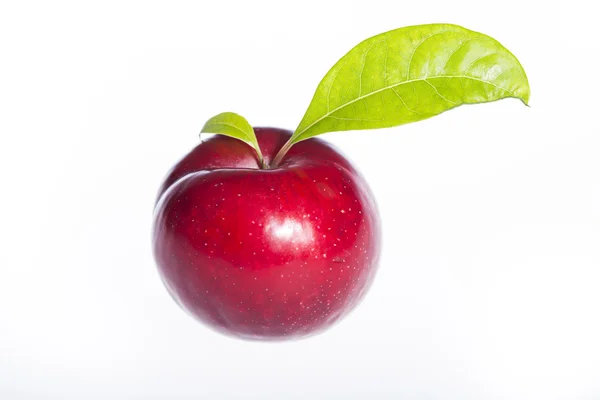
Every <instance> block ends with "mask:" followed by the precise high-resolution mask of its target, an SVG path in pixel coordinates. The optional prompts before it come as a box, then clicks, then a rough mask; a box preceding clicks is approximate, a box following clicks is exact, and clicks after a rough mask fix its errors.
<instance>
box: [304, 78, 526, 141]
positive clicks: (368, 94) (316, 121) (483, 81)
mask: <svg viewBox="0 0 600 400" xmlns="http://www.w3.org/2000/svg"><path fill="white" fill-rule="evenodd" d="M438 78H448V79H471V80H474V81H477V82H481V83H485V84H488V85H491V86H494V87H495V88H497V89H500V90H503V91H505V92H507V93H509V94H511V95H513V96H514V92H511V91H510V90H507V89H505V88H503V87H501V86H498V85H496V84H494V83H492V82H489V81H485V80H483V79H479V78H476V77H474V76H467V75H436V76H428V77H425V78H417V79H410V80H406V81H403V82H399V83H395V84H393V85H389V86H386V87H383V88H381V89H377V90H374V91H372V92H370V93H367V94H365V95H363V96H358V97H357V98H355V99H353V100H351V101H349V102H347V103H345V104H342V105H341V106H339V107H336V108H334V109H333V110H331V111H328V112H327V113H325V114H323V116H321V117H320V118H318V119H317V120H315V121H314V122H313V123H311V124H310V125H308V126H307V127H306V128H305V129H303V130H302V131H301V132H299V133H298V134H294V138H299V137H300V136H302V134H304V133H305V132H306V131H308V130H309V129H310V128H312V127H313V126H315V125H316V124H318V123H319V122H321V121H322V120H324V119H325V118H328V117H330V116H331V115H332V114H334V113H335V112H337V111H338V110H341V109H342V108H344V107H347V106H349V105H351V104H354V103H356V102H357V101H360V100H362V99H364V98H366V97H369V96H371V95H374V94H377V93H380V92H383V91H386V90H389V89H393V88H396V87H398V86H402V85H405V84H409V83H413V82H423V81H424V82H426V81H427V80H428V79H438Z"/></svg>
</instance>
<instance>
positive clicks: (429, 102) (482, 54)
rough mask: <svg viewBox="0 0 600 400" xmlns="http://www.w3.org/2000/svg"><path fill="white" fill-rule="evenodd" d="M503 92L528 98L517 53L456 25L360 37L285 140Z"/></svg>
mask: <svg viewBox="0 0 600 400" xmlns="http://www.w3.org/2000/svg"><path fill="white" fill-rule="evenodd" d="M507 97H514V98H518V99H520V100H521V101H523V103H525V104H527V102H528V101H529V83H528V81H527V76H526V75H525V71H524V70H523V67H522V66H521V64H520V63H519V61H518V60H517V58H516V57H515V56H514V55H513V54H512V53H511V52H510V51H508V50H507V49H506V48H505V47H504V46H502V45H501V44H500V43H498V42H497V41H496V40H494V39H492V38H491V37H489V36H486V35H483V34H481V33H477V32H474V31H471V30H468V29H465V28H462V27H460V26H457V25H449V24H431V25H419V26H410V27H406V28H400V29H396V30H393V31H390V32H386V33H382V34H380V35H377V36H374V37H372V38H370V39H367V40H365V41H364V42H362V43H360V44H359V45H358V46H356V47H354V48H353V49H352V50H350V52H349V53H348V54H346V55H345V56H344V57H342V58H341V59H340V60H339V61H338V62H337V63H336V64H335V65H334V66H333V68H331V70H330V71H329V72H328V73H327V75H325V77H324V78H323V80H322V81H321V83H320V84H319V86H318V87H317V90H316V92H315V95H314V97H313V99H312V102H311V103H310V106H309V107H308V110H307V111H306V114H305V115H304V118H303V119H302V121H301V122H300V125H299V126H298V128H297V129H296V131H295V133H294V135H293V137H292V139H291V140H290V143H289V145H290V146H291V145H292V144H293V143H296V142H299V141H301V140H304V139H308V138H310V137H312V136H316V135H320V134H322V133H325V132H334V131H345V130H358V129H376V128H387V127H392V126H397V125H402V124H407V123H410V122H415V121H420V120H423V119H426V118H429V117H432V116H434V115H438V114H440V113H442V112H444V111H446V110H449V109H451V108H454V107H457V106H460V105H462V104H474V103H485V102H490V101H494V100H499V99H503V98H507ZM288 148H289V146H288Z"/></svg>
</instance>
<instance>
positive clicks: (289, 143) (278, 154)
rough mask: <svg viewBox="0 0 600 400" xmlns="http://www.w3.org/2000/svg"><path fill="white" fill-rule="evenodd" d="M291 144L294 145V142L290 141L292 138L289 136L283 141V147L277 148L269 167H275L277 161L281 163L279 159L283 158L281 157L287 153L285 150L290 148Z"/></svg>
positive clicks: (277, 163)
mask: <svg viewBox="0 0 600 400" xmlns="http://www.w3.org/2000/svg"><path fill="white" fill-rule="evenodd" d="M293 145H294V142H292V138H290V140H288V141H287V142H285V144H284V145H283V147H282V148H281V149H280V150H279V152H278V153H277V155H276V156H275V158H274V159H273V162H272V163H271V168H277V166H278V165H279V163H281V160H282V159H283V157H284V156H285V155H286V154H287V152H288V151H289V150H290V149H291V148H292V146H293Z"/></svg>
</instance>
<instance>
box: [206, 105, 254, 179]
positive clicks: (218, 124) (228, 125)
mask: <svg viewBox="0 0 600 400" xmlns="http://www.w3.org/2000/svg"><path fill="white" fill-rule="evenodd" d="M200 133H217V134H219V135H225V136H230V137H232V138H236V139H239V140H241V141H242V142H245V143H247V144H249V145H250V146H252V147H253V148H254V150H256V154H257V155H258V159H259V161H260V165H261V166H263V167H264V159H263V155H262V153H261V151H260V147H259V146H258V140H256V135H255V134H254V129H252V126H251V125H250V123H249V122H248V121H246V118H244V117H242V116H241V115H238V114H236V113H232V112H224V113H221V114H219V115H215V116H214V117H212V118H211V119H209V120H208V121H206V123H205V124H204V126H203V127H202V130H201V131H200Z"/></svg>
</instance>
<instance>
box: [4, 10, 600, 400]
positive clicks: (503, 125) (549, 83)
mask: <svg viewBox="0 0 600 400" xmlns="http://www.w3.org/2000/svg"><path fill="white" fill-rule="evenodd" d="M556 3H558V2H553V1H547V2H537V1H536V2H533V1H525V0H521V1H514V2H512V1H502V2H485V1H481V0H474V1H464V0H455V1H442V0H429V1H426V2H425V1H422V2H421V1H397V0H394V1H376V0H368V1H367V0H364V1H349V0H346V1H340V2H333V1H330V2H328V1H319V2H315V3H311V2H308V1H306V2H305V1H297V2H290V1H271V2H268V1H257V0H253V1H237V2H234V1H205V2H203V1H194V2H177V1H169V2H163V3H160V2H150V1H139V2H126V1H118V2H110V1H102V2H76V1H73V2H64V1H55V2H45V1H44V2H42V1H40V2H29V1H10V2H9V1H3V2H2V3H0V4H1V5H0V133H1V135H0V178H1V181H0V182H1V183H2V186H1V187H2V189H1V190H2V193H1V194H2V196H1V198H0V203H1V207H0V243H1V245H0V398H2V399H7V400H12V399H108V398H110V399H192V398H194V399H200V398H203V399H399V398H403V399H428V400H431V399H444V400H448V399H491V400H494V399H510V400H515V399H544V400H552V399H565V400H579V399H586V400H587V399H599V398H600V315H599V312H598V307H599V305H600V157H599V156H600V129H599V124H598V114H599V110H600V108H599V107H600V100H599V98H598V92H599V89H600V85H599V83H598V82H599V80H598V77H597V75H598V68H600V57H599V56H598V53H600V40H598V39H599V38H600V37H599V36H598V33H597V30H596V26H597V18H596V16H597V14H596V13H595V12H593V10H592V4H593V2H592V1H587V2H583V1H573V0H571V1H565V2H561V3H564V5H562V8H559V6H558V5H557V4H556ZM429 22H452V23H457V24H460V25H463V26H465V27H468V28H470V29H474V30H477V31H481V32H484V33H487V34H489V35H491V36H493V37H495V38H496V39H498V40H499V41H500V42H501V43H503V44H504V45H505V46H507V47H508V48H509V49H510V50H511V51H513V52H514V53H515V54H516V55H517V57H519V59H520V60H521V61H522V63H523V65H524V67H525V69H526V71H527V73H528V75H529V79H530V83H531V88H532V97H531V108H527V107H524V106H523V105H522V104H521V103H520V102H519V101H517V100H505V101H501V102H497V103H493V104H485V105H478V106H471V107H463V108H460V109H457V110H453V111H451V112H448V113H446V114H443V115H441V116H439V117H437V118H434V119H430V120H427V121H423V122H419V123H415V124H412V125H406V126H403V127H399V128H394V129H386V130H379V131H363V132H348V133H332V134H328V135H326V136H325V138H326V140H329V141H331V142H333V143H335V144H336V145H338V146H339V147H340V148H341V149H342V150H343V151H344V153H346V154H347V155H348V156H349V157H350V158H351V159H352V160H353V161H354V162H355V163H356V164H357V165H358V166H359V168H360V169H361V170H362V172H363V174H364V175H365V176H366V178H367V179H368V181H369V182H370V184H371V186H372V189H373V191H374V192H375V194H376V197H377V199H378V201H379V205H380V209H381V215H382V219H383V224H384V253H383V259H382V261H381V268H380V272H379V274H378V276H377V279H376V282H375V284H374V286H373V287H372V290H371V291H370V293H369V295H368V296H367V298H366V300H365V301H364V302H363V303H362V304H361V306H360V307H359V308H358V309H357V310H356V311H355V312H353V313H352V314H351V315H350V316H349V317H348V318H346V319H345V320H344V321H343V322H342V323H340V324H338V325H337V326H335V327H334V328H333V329H331V330H329V331H328V332H326V333H325V334H323V335H320V336H318V337H314V338H311V339H308V340H303V341H299V342H292V343H278V344H272V343H255V342H245V341H239V340H235V339H231V338H227V337H224V336H221V335H219V334H216V333H214V332H212V331H210V330H208V329H207V328H205V327H203V326H202V325H200V324H198V323H196V322H195V321H193V320H192V319H191V318H189V317H188V316H187V315H185V314H184V313H183V312H182V311H181V310H179V308H178V307H177V306H176V305H175V304H174V303H173V301H172V300H171V299H170V298H169V296H168V294H167V292H166V290H165V289H164V288H163V287H162V284H161V282H160V280H159V277H158V274H157V273H156V270H155V266H154V263H153V259H152V255H151V250H150V226H151V216H152V207H153V201H154V196H155V192H156V190H157V188H158V186H159V183H160V181H161V179H162V178H163V177H164V174H165V173H166V171H167V170H168V169H169V168H170V166H171V165H172V164H173V163H174V162H175V161H176V160H178V158H179V157H181V156H182V155H183V154H185V153H186V152H187V151H188V150H189V149H190V148H191V147H192V146H194V145H195V144H196V143H197V140H198V138H197V133H198V131H199V129H200V127H201V126H202V124H203V123H204V121H205V120H206V119H207V118H209V117H211V116H213V115H214V114H216V113H219V112H222V111H227V110H231V111H235V112H238V113H240V114H242V115H244V116H245V117H246V118H248V120H249V121H250V122H251V123H252V124H254V125H273V126H279V127H287V128H292V129H293V128H294V127H295V126H296V124H297V123H298V122H299V120H300V118H301V117H302V115H303V113H304V110H305V109H306V107H307V105H308V103H309V101H310V99H311V97H312V94H313V91H314V89H315V88H316V85H317V83H318V82H319V80H320V79H321V77H322V76H323V75H324V74H325V72H327V70H328V69H329V67H330V66H331V65H333V63H334V62H335V61H336V60H337V59H338V58H339V57H341V56H342V55H343V54H344V53H345V52H346V51H348V50H349V49H350V48H351V47H353V46H354V45H355V44H357V43H358V42H360V41H361V40H363V39H365V38H367V37H369V36H372V35H375V34H377V33H380V32H383V31H386V30H390V29H394V28H398V27H402V26H405V25H413V24H419V23H429Z"/></svg>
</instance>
